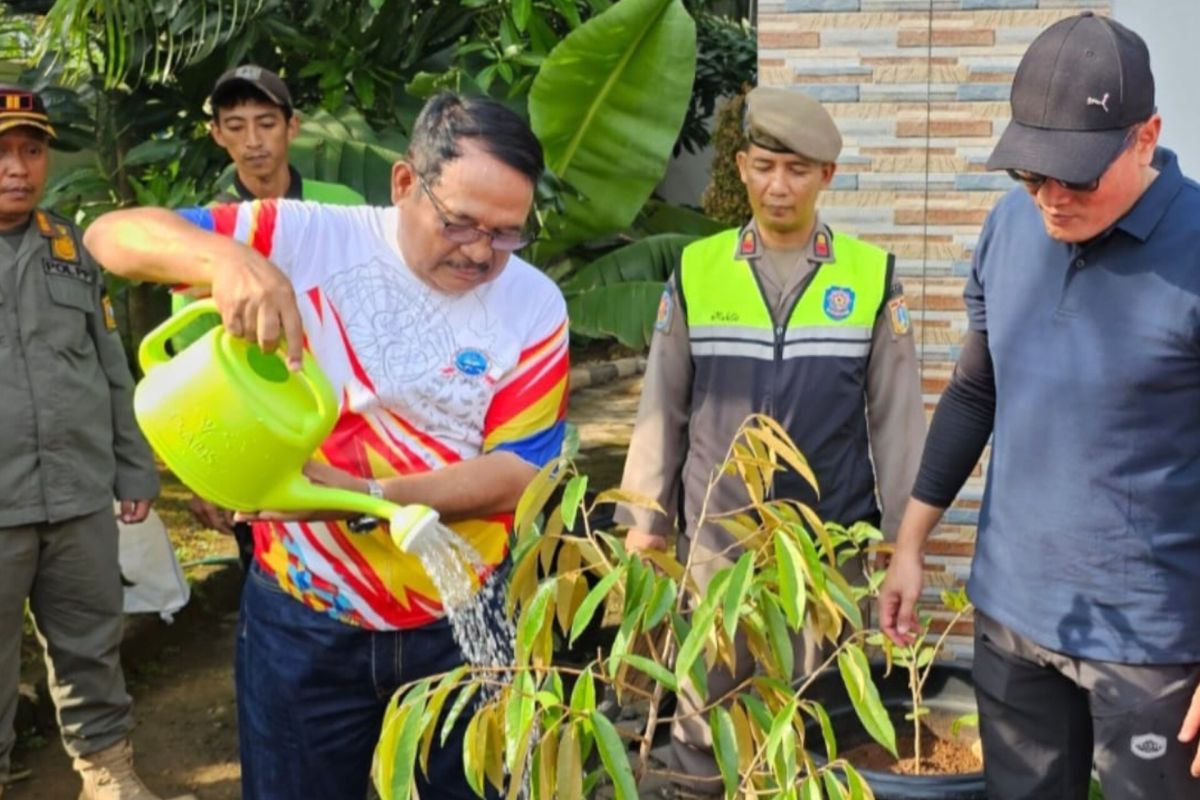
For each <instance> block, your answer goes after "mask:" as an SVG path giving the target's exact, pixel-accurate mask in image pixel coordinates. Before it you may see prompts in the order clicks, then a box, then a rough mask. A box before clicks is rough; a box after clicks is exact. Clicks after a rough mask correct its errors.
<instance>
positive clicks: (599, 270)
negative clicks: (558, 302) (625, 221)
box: [561, 233, 696, 297]
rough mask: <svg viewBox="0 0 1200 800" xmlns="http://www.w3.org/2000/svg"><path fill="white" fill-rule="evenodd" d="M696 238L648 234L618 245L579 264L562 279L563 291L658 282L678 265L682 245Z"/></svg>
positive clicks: (577, 291)
mask: <svg viewBox="0 0 1200 800" xmlns="http://www.w3.org/2000/svg"><path fill="white" fill-rule="evenodd" d="M694 241H696V237H695V236H684V235H682V234H677V233H666V234H660V235H657V236H648V237H646V238H645V239H642V240H640V241H637V242H633V243H632V244H627V245H625V246H624V247H618V248H617V249H616V250H613V251H611V252H609V253H606V254H605V255H603V256H601V257H600V258H597V259H596V260H595V261H593V262H591V263H590V264H588V265H587V266H585V267H583V268H582V269H580V270H579V271H577V272H576V273H575V274H573V275H572V276H571V277H570V278H568V279H567V280H565V281H563V282H562V284H561V286H562V290H563V293H564V294H566V295H567V296H568V297H570V296H571V295H574V294H578V293H580V292H584V291H587V290H588V289H594V288H596V287H599V286H614V285H619V284H622V283H628V282H631V281H633V282H636V281H652V282H656V283H658V284H659V288H660V289H661V287H662V284H663V283H665V282H666V280H667V278H669V277H670V276H671V274H672V273H673V272H674V271H675V268H676V267H677V266H679V260H680V258H681V257H682V255H683V248H685V247H687V246H688V245H689V244H691V243H692V242H694Z"/></svg>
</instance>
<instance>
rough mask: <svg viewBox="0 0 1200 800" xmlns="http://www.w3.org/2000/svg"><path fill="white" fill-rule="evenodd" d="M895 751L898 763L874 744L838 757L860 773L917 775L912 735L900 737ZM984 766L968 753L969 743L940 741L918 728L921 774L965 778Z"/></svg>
mask: <svg viewBox="0 0 1200 800" xmlns="http://www.w3.org/2000/svg"><path fill="white" fill-rule="evenodd" d="M896 749H897V751H899V753H900V760H898V761H897V760H896V758H895V757H894V756H892V754H891V753H889V752H888V751H887V750H884V749H883V748H882V747H881V746H880V745H878V744H876V743H875V742H867V743H865V744H860V745H858V746H857V747H852V748H850V749H848V750H844V751H841V752H840V753H839V755H840V756H841V757H842V758H844V759H846V760H847V761H849V762H850V763H851V764H853V765H854V766H855V767H858V768H859V769H865V770H872V771H875V772H891V773H893V774H897V775H914V774H916V772H917V770H916V759H914V758H913V735H912V733H911V732H909V733H907V734H903V733H901V734H899V735H898V736H897V737H896ZM981 769H983V763H982V762H981V761H980V760H979V757H978V756H977V755H975V753H974V752H973V751H972V750H971V745H970V742H965V741H962V740H951V739H943V738H942V737H940V736H938V735H937V734H936V733H934V732H933V731H932V730H930V729H929V728H928V727H927V726H925V725H922V726H921V774H922V775H964V774H967V773H971V772H979V771H980V770H981Z"/></svg>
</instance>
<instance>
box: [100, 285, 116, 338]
mask: <svg viewBox="0 0 1200 800" xmlns="http://www.w3.org/2000/svg"><path fill="white" fill-rule="evenodd" d="M100 306H101V308H102V309H103V311H104V327H105V329H106V330H108V331H110V332H111V331H115V330H116V329H117V315H116V314H114V313H113V307H112V300H110V299H109V297H108V292H105V293H104V294H103V295H102V296H101V297H100Z"/></svg>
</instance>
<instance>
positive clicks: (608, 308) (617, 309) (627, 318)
mask: <svg viewBox="0 0 1200 800" xmlns="http://www.w3.org/2000/svg"><path fill="white" fill-rule="evenodd" d="M662 292H663V285H662V281H626V282H624V283H614V284H611V285H608V286H597V287H595V288H593V289H589V290H587V291H586V292H582V293H580V294H577V295H574V296H573V297H570V298H568V299H567V315H568V316H569V317H570V319H571V332H572V333H573V334H575V335H578V336H586V337H589V338H593V339H606V338H613V339H616V340H617V341H619V342H620V343H621V344H623V345H625V346H626V347H629V348H632V349H634V350H645V349H646V348H647V347H648V346H649V345H650V338H651V337H652V336H653V335H654V317H655V310H656V309H657V308H658V303H659V300H660V299H661V298H662Z"/></svg>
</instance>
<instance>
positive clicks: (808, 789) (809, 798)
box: [800, 775, 825, 800]
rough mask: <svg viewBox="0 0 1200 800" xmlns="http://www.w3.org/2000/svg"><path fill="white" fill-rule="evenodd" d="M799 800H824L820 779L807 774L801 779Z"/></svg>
mask: <svg viewBox="0 0 1200 800" xmlns="http://www.w3.org/2000/svg"><path fill="white" fill-rule="evenodd" d="M800 800H825V796H824V794H823V793H822V792H821V781H820V779H819V778H818V777H817V776H816V775H808V776H806V777H805V778H804V780H803V781H801V783H800Z"/></svg>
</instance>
